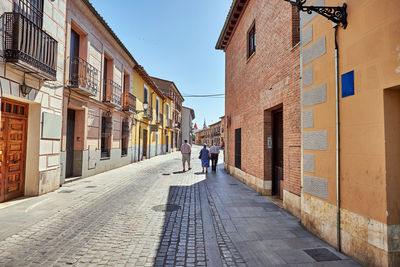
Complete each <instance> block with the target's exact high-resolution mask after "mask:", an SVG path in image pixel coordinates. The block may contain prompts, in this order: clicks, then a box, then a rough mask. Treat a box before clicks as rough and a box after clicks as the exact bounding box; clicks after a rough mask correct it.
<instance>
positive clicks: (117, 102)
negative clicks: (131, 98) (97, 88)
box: [103, 80, 122, 107]
mask: <svg viewBox="0 0 400 267" xmlns="http://www.w3.org/2000/svg"><path fill="white" fill-rule="evenodd" d="M103 103H104V104H106V105H109V106H111V107H121V106H122V88H121V86H119V85H118V84H117V83H115V82H114V81H113V80H107V81H106V82H104V91H103Z"/></svg>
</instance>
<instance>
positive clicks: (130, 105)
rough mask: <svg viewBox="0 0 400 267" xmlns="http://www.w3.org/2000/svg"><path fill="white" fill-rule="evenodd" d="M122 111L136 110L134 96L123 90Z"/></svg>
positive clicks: (133, 111)
mask: <svg viewBox="0 0 400 267" xmlns="http://www.w3.org/2000/svg"><path fill="white" fill-rule="evenodd" d="M122 110H123V111H129V112H132V113H135V112H136V97H135V96H134V95H133V94H131V93H129V92H125V94H124V105H123V108H122Z"/></svg>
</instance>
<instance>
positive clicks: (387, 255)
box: [301, 194, 400, 266]
mask: <svg viewBox="0 0 400 267" xmlns="http://www.w3.org/2000/svg"><path fill="white" fill-rule="evenodd" d="M340 218H341V220H340V229H341V247H342V252H343V253H345V254H347V255H349V256H350V257H352V258H354V259H356V260H357V261H359V262H360V263H361V264H363V265H365V266H399V262H400V225H389V226H388V225H387V224H384V223H382V222H378V221H375V220H373V219H370V218H367V217H364V216H361V215H359V214H356V213H353V212H350V211H348V210H345V209H341V217H340ZM301 222H302V224H303V225H304V227H305V228H307V229H308V230H309V231H311V232H312V233H314V234H316V235H317V236H319V237H320V238H321V239H323V240H325V241H326V242H328V243H329V244H330V245H332V246H333V247H336V246H337V228H336V225H337V223H336V206H335V205H332V204H329V203H327V202H325V201H323V200H321V199H318V198H316V197H313V196H311V195H308V194H303V195H302V210H301Z"/></svg>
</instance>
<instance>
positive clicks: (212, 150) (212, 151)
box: [210, 145, 219, 172]
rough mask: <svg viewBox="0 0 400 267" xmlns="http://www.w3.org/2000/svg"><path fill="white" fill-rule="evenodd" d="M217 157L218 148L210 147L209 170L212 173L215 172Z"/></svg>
mask: <svg viewBox="0 0 400 267" xmlns="http://www.w3.org/2000/svg"><path fill="white" fill-rule="evenodd" d="M218 155H219V147H217V146H215V145H212V146H211V147H210V158H211V164H212V168H211V170H212V171H213V172H216V171H217V164H218Z"/></svg>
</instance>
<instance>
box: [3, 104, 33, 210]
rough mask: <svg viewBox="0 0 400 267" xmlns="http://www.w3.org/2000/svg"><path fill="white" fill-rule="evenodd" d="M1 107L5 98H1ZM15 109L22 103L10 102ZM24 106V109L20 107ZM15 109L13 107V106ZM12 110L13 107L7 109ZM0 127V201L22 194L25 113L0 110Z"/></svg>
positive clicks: (19, 107)
mask: <svg viewBox="0 0 400 267" xmlns="http://www.w3.org/2000/svg"><path fill="white" fill-rule="evenodd" d="M2 101H3V103H2V107H3V106H5V103H4V102H6V103H7V100H4V99H2ZM3 104H4V105H3ZM9 105H14V106H18V108H17V110H18V109H20V110H26V107H25V105H24V104H18V103H16V102H15V103H14V102H13V101H11V102H10V104H9ZM22 107H24V109H22ZM14 109H15V108H14ZM9 110H13V109H11V108H10V109H9ZM2 111H3V112H2V114H1V116H2V118H1V127H0V202H3V201H6V200H10V199H13V198H17V197H20V196H22V195H23V194H24V175H25V155H26V134H27V131H26V127H27V120H26V117H27V114H23V115H22V114H17V115H15V114H14V113H7V110H2Z"/></svg>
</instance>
